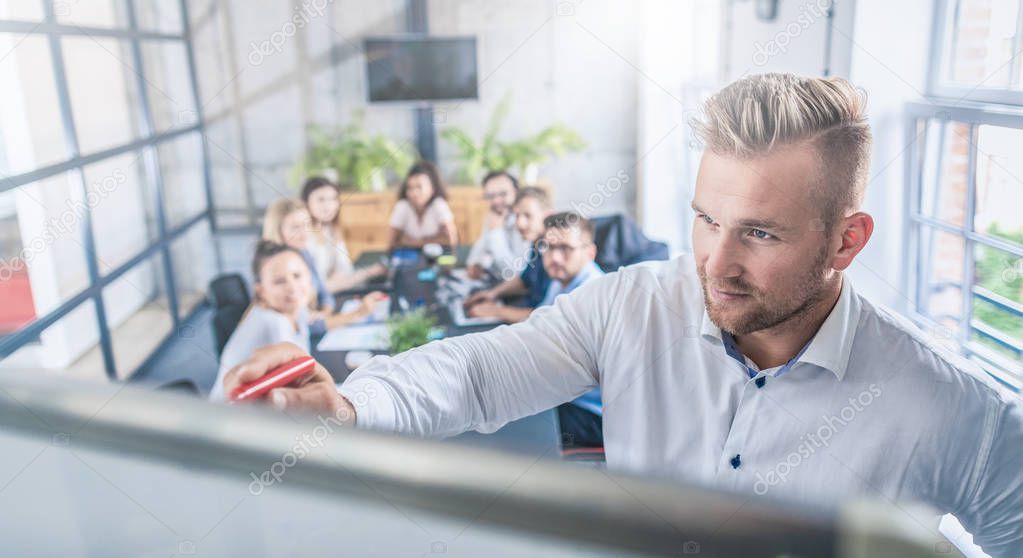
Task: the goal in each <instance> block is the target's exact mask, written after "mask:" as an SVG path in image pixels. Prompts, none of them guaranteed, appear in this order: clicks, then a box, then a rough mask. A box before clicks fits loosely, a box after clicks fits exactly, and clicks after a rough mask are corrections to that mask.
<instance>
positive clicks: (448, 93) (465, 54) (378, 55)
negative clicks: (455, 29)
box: [364, 35, 479, 103]
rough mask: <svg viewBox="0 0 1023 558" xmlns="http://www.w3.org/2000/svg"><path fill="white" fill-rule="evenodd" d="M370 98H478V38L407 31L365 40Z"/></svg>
mask: <svg viewBox="0 0 1023 558" xmlns="http://www.w3.org/2000/svg"><path fill="white" fill-rule="evenodd" d="M364 47H365V48H364V51H365V53H366V81H367V83H368V88H369V101H370V102H371V103H378V102H430V101H447V100H459V99H476V98H477V97H478V95H479V91H478V85H479V84H478V77H479V76H478V72H477V68H476V37H429V36H425V35H406V36H395V37H370V38H367V39H365V41H364Z"/></svg>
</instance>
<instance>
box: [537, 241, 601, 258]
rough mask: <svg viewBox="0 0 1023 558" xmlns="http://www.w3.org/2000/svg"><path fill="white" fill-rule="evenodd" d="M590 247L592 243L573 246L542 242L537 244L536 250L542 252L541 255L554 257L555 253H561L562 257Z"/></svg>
mask: <svg viewBox="0 0 1023 558" xmlns="http://www.w3.org/2000/svg"><path fill="white" fill-rule="evenodd" d="M589 245H590V243H588V242H587V243H586V244H578V245H572V244H547V243H546V242H542V241H541V242H539V243H537V246H536V249H537V251H539V252H540V254H544V255H546V254H548V253H549V254H552V255H553V254H555V253H560V254H561V255H562V256H568V255H569V254H572V253H574V252H575V251H576V250H579V249H580V248H586V247H587V246H589Z"/></svg>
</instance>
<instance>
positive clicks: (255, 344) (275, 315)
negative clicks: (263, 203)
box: [210, 240, 312, 401]
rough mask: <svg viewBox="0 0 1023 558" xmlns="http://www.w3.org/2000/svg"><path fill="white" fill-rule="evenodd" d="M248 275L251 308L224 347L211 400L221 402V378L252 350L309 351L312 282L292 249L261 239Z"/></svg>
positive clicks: (242, 360) (222, 394) (303, 263)
mask: <svg viewBox="0 0 1023 558" xmlns="http://www.w3.org/2000/svg"><path fill="white" fill-rule="evenodd" d="M252 273H253V275H254V276H255V278H256V282H255V297H254V300H253V304H252V306H250V307H249V309H248V310H246V311H245V315H244V316H242V320H241V322H240V323H239V324H238V327H237V328H235V330H234V333H232V334H231V338H230V339H228V341H227V345H225V346H224V352H223V353H222V354H221V356H220V371H219V372H218V373H217V381H216V382H214V384H213V390H212V391H211V392H210V400H211V401H223V400H224V387H223V379H224V375H225V374H227V372H228V371H229V370H230V369H231V368H234V367H235V366H236V365H238V364H239V363H241V362H244V361H245V359H247V358H249V356H250V355H251V354H252V352H253V351H255V350H256V349H259V348H260V347H264V346H266V345H271V344H273V343H279V342H281V341H290V342H292V343H294V344H296V345H298V346H299V347H302V350H304V351H308V350H309V325H308V309H307V304H308V302H309V297H310V294H311V292H312V283H311V282H310V278H309V266H307V265H306V263H305V259H303V258H302V255H301V254H299V253H298V250H295V249H294V248H291V247H289V246H284V245H283V244H276V243H273V242H269V241H266V240H261V241H260V242H259V244H258V245H257V246H256V255H255V256H254V257H253V258H252Z"/></svg>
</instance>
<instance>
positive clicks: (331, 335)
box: [316, 324, 390, 351]
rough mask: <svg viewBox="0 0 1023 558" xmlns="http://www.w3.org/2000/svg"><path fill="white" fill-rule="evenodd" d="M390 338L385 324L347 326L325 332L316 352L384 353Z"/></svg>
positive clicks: (388, 345)
mask: <svg viewBox="0 0 1023 558" xmlns="http://www.w3.org/2000/svg"><path fill="white" fill-rule="evenodd" d="M389 347H390V338H389V335H388V333H387V325H385V324H365V325H349V326H345V327H337V328H334V329H332V330H330V331H328V332H327V334H326V335H324V336H323V339H320V342H319V344H318V345H316V350H317V351H386V350H387V349H388V348H389Z"/></svg>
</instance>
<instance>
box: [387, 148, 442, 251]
mask: <svg viewBox="0 0 1023 558" xmlns="http://www.w3.org/2000/svg"><path fill="white" fill-rule="evenodd" d="M430 243H436V244H440V245H443V246H455V245H457V244H458V232H457V230H456V229H455V215H454V214H453V213H451V208H450V207H449V206H448V202H447V195H446V193H445V191H444V181H443V180H441V177H440V173H439V172H438V171H437V167H436V166H435V165H434V164H433V163H431V162H429V161H420V162H418V163H416V164H414V165H412V168H411V169H409V171H408V174H407V175H406V176H405V180H404V182H402V183H401V190H399V191H398V203H397V204H395V206H394V210H393V211H392V212H391V249H392V250H393V249H395V248H422V247H423V245H425V244H430Z"/></svg>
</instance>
